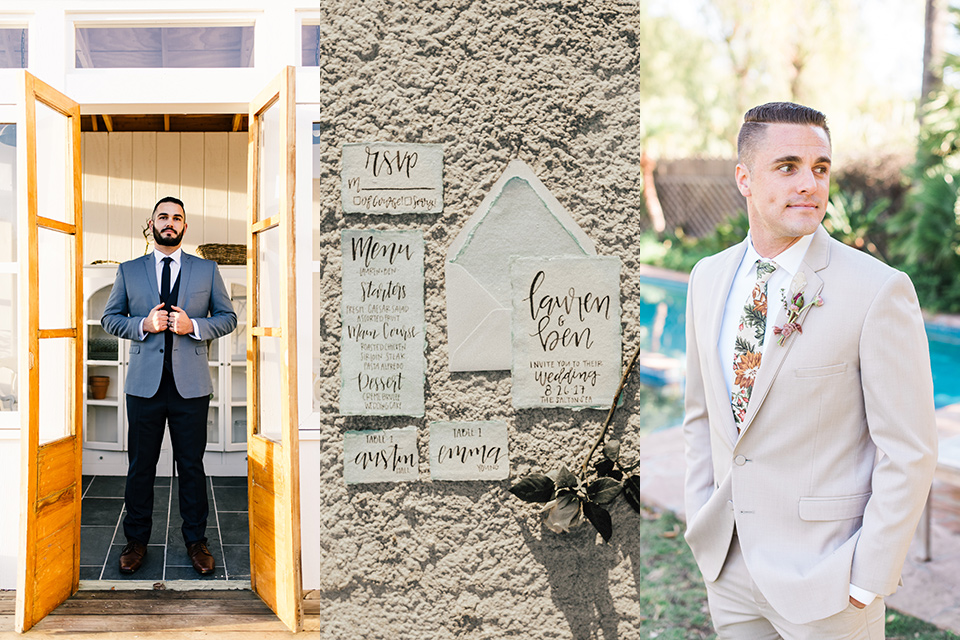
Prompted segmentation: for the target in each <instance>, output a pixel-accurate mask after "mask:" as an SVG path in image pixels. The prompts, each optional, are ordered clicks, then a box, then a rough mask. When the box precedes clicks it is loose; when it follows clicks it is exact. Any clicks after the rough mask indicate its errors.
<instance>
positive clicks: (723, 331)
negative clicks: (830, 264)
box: [717, 233, 813, 395]
mask: <svg viewBox="0 0 960 640" xmlns="http://www.w3.org/2000/svg"><path fill="white" fill-rule="evenodd" d="M812 241H813V234H812V233H811V234H810V235H808V236H803V237H802V238H800V240H798V241H797V242H796V243H794V244H793V245H792V246H791V247H790V248H789V249H787V250H786V251H783V252H782V253H780V254H779V255H776V256H773V257H771V258H765V259H766V260H773V261H774V262H776V263H777V270H776V271H774V272H773V275H772V276H770V279H769V280H767V313H768V317H767V331H766V333H765V334H764V338H763V344H764V345H768V344H772V343H773V340H774V337H773V336H774V333H773V326H774V324H776V320H777V314H778V313H779V312H780V308H781V307H782V306H783V300H784V299H785V298H786V297H787V296H788V295H789V289H790V283H791V282H792V281H793V276H794V274H795V273H796V272H797V271H799V270H800V264H801V263H802V262H803V258H804V256H806V255H807V249H808V248H809V247H810V243H811V242H812ZM760 259H761V257H760V254H759V253H757V250H756V249H754V247H753V239H752V238H751V237H750V235H749V234H747V250H746V252H745V253H744V254H743V259H742V260H741V261H740V266H739V267H738V268H737V274H736V275H735V276H734V277H733V284H732V285H731V287H730V291H729V292H728V293H727V304H726V306H725V307H724V309H723V321H722V322H721V324H720V337H719V339H718V340H717V349H718V350H719V351H720V362H725V363H729V365H730V366H725V367H724V369H723V379H724V381H725V382H726V383H727V395H730V394H731V393H732V392H733V379H734V374H733V345H734V344H735V343H736V339H737V331H738V329H739V326H740V316H741V314H742V313H743V305H744V304H745V303H746V301H747V298H748V297H749V296H750V292H751V291H752V290H753V287H754V286H756V284H757V268H756V262H757V260H760Z"/></svg>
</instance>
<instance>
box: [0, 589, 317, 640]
mask: <svg viewBox="0 0 960 640" xmlns="http://www.w3.org/2000/svg"><path fill="white" fill-rule="evenodd" d="M319 597H321V594H318V593H314V592H312V591H307V592H305V593H304V605H305V607H304V608H305V614H306V615H305V620H304V631H306V632H307V633H305V634H301V636H300V637H304V638H308V637H317V636H314V633H316V632H318V631H320V630H321V628H322V622H323V621H322V620H321V619H320V618H319V617H318V615H317V614H318V613H320V612H321V610H322V609H323V606H322V603H321V602H320V601H319V599H318V598H319ZM15 602H16V594H15V592H13V591H0V637H2V638H4V639H5V638H7V635H6V632H10V633H11V634H12V632H13V625H14V605H15ZM311 614H312V615H311ZM170 632H176V633H177V634H178V637H183V638H192V637H196V638H209V637H210V635H209V634H210V633H211V632H213V633H214V634H215V635H216V637H217V638H218V640H221V639H222V640H226V639H229V638H237V639H238V640H245V639H247V638H249V639H250V640H266V639H267V638H282V637H288V636H290V637H294V636H293V635H292V634H290V633H289V632H288V631H287V630H286V627H285V625H284V624H283V623H282V622H281V621H280V619H279V618H277V617H276V616H275V615H274V614H273V612H272V611H270V610H269V609H268V608H267V607H266V605H265V604H264V603H263V601H262V600H260V598H259V597H257V595H256V594H255V593H253V592H252V591H248V590H229V591H165V590H130V591H127V590H114V591H92V590H91V591H86V590H85V591H79V592H78V593H77V594H76V595H74V596H72V597H70V598H69V599H68V600H67V601H66V602H65V603H64V604H62V605H60V606H59V607H57V608H56V609H55V610H54V611H53V612H52V613H51V614H50V615H48V616H47V617H46V618H45V619H44V620H42V621H41V622H40V623H38V624H37V625H36V626H35V627H34V629H33V630H32V633H36V634H37V635H38V638H47V637H50V638H53V637H71V638H79V637H86V636H85V635H83V636H82V635H81V634H90V636H89V637H91V638H93V637H102V634H104V633H111V636H110V637H111V638H112V637H117V638H120V637H128V634H129V637H131V638H133V637H137V638H152V637H163V636H164V634H166V633H170ZM11 637H12V636H11Z"/></svg>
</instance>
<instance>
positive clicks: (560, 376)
mask: <svg viewBox="0 0 960 640" xmlns="http://www.w3.org/2000/svg"><path fill="white" fill-rule="evenodd" d="M510 267H511V270H510V276H511V283H512V287H513V406H514V407H517V408H533V407H573V408H580V407H596V408H607V407H609V406H610V404H611V403H612V402H613V397H614V395H616V392H617V386H618V385H619V383H620V364H621V358H622V355H621V335H620V259H619V258H615V257H610V256H600V257H592V258H572V257H571V258H568V257H559V258H516V259H514V260H513V261H512V262H511V265H510Z"/></svg>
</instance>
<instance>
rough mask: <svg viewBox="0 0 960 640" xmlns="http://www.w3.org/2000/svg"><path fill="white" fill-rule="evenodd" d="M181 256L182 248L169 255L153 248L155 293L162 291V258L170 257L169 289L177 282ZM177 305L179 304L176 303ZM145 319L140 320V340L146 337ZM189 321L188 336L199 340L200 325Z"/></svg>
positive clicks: (191, 320)
mask: <svg viewBox="0 0 960 640" xmlns="http://www.w3.org/2000/svg"><path fill="white" fill-rule="evenodd" d="M182 257H183V249H177V250H176V251H174V252H173V253H171V254H170V255H169V256H168V255H166V254H165V253H161V252H160V251H157V250H156V249H154V250H153V261H154V262H153V264H154V267H155V268H156V270H157V293H158V294H162V293H163V291H162V289H161V287H162V286H163V259H164V258H172V260H171V261H170V289H171V290H172V289H173V286H174V284H176V282H177V278H179V277H180V259H181V258H182ZM177 306H179V305H177ZM145 321H146V318H144V319H143V320H141V321H140V340H141V341H143V340H144V339H146V337H147V332H146V331H144V330H143V323H144V322H145ZM190 322H191V323H193V333H191V334H190V337H191V338H193V339H195V340H200V327H199V326H198V325H197V321H196V320H194V319H192V318H191V319H190Z"/></svg>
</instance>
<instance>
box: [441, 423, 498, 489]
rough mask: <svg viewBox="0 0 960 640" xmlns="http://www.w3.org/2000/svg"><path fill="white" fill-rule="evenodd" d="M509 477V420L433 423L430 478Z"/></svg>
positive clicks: (476, 478) (485, 478)
mask: <svg viewBox="0 0 960 640" xmlns="http://www.w3.org/2000/svg"><path fill="white" fill-rule="evenodd" d="M509 476H510V456H509V451H508V444H507V425H506V423H504V422H431V423H430V477H431V478H433V479H434V480H503V479H505V478H507V477H509Z"/></svg>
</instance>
